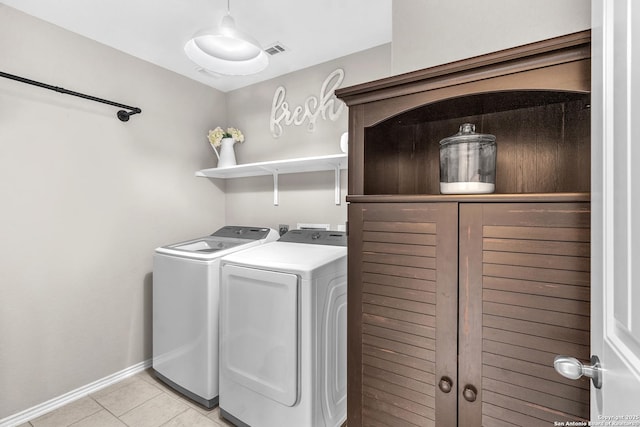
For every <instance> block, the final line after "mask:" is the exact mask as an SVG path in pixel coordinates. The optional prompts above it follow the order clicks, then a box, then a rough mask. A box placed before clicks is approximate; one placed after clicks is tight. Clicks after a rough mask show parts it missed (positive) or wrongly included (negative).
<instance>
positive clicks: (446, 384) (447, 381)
mask: <svg viewBox="0 0 640 427" xmlns="http://www.w3.org/2000/svg"><path fill="white" fill-rule="evenodd" d="M438 387H440V390H442V392H443V393H449V392H450V391H451V388H452V387H453V381H451V378H449V377H442V378H440V382H439V383H438Z"/></svg>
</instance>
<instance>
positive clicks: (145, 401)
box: [18, 369, 232, 427]
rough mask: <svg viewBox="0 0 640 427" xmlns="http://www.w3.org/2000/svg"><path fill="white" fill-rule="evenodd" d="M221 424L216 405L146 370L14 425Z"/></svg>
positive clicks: (218, 426) (155, 426)
mask: <svg viewBox="0 0 640 427" xmlns="http://www.w3.org/2000/svg"><path fill="white" fill-rule="evenodd" d="M69 426H73V427H123V426H129V427H160V426H162V427H225V426H232V424H231V423H228V422H227V421H226V420H224V419H222V418H221V417H220V412H219V410H218V408H217V407H216V408H215V409H213V410H207V409H205V408H203V407H202V406H199V405H198V404H196V403H194V402H192V401H191V400H189V399H187V398H185V397H183V396H182V395H181V394H179V393H177V392H175V391H174V390H173V389H171V388H169V387H167V386H166V385H165V384H164V383H162V382H160V381H158V380H157V379H156V378H155V377H154V376H153V371H152V370H151V369H148V370H146V371H144V372H141V373H139V374H137V375H134V376H133V377H130V378H127V379H126V380H123V381H120V382H118V383H116V384H114V385H112V386H110V387H107V388H105V389H102V390H100V391H98V392H96V393H93V394H90V395H89V396H86V397H83V398H81V399H78V400H76V401H74V402H71V403H69V404H68V405H65V406H63V407H62V408H58V409H56V410H55V411H52V412H49V413H48V414H45V415H42V416H41V417H38V418H36V419H33V420H31V421H29V422H27V423H24V424H22V425H20V426H18V427H69Z"/></svg>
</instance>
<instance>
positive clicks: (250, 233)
mask: <svg viewBox="0 0 640 427" xmlns="http://www.w3.org/2000/svg"><path fill="white" fill-rule="evenodd" d="M270 230H271V229H269V228H264V227H244V226H238V225H227V226H225V227H222V228H221V229H219V230H218V231H216V232H215V233H213V234H212V235H211V236H213V237H233V238H236V239H247V240H260V239H264V238H265V237H267V235H268V234H269V231H270Z"/></svg>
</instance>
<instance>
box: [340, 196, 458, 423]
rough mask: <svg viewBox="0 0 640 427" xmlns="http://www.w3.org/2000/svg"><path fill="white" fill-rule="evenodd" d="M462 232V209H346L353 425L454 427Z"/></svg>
mask: <svg viewBox="0 0 640 427" xmlns="http://www.w3.org/2000/svg"><path fill="white" fill-rule="evenodd" d="M457 232H458V208H457V203H351V204H350V205H349V288H348V368H347V369H348V377H349V380H348V386H347V387H348V388H347V406H348V414H347V420H348V425H349V427H354V426H390V427H402V426H421V427H424V426H436V425H437V426H438V427H449V426H455V425H456V418H457V407H456V405H457V402H456V391H455V387H456V377H457V361H456V358H457V354H456V351H457V350H456V346H457V325H456V323H457V268H458V267H457V265H458V264H457V256H458V254H457V251H458V240H457ZM440 381H443V385H442V389H444V390H446V389H447V387H446V382H447V381H450V382H451V388H452V389H451V391H449V392H448V393H447V392H444V391H442V389H441V388H440V387H439V386H438V384H439V383H440Z"/></svg>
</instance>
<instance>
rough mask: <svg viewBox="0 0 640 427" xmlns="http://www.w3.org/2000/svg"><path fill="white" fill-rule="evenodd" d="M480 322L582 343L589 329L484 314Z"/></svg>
mask: <svg viewBox="0 0 640 427" xmlns="http://www.w3.org/2000/svg"><path fill="white" fill-rule="evenodd" d="M482 324H483V325H484V326H485V327H486V328H494V329H502V330H505V331H510V332H518V333H520V334H525V335H528V336H534V337H538V338H549V339H556V340H559V341H564V342H570V343H574V344H582V343H588V342H589V331H584V330H577V329H569V328H565V327H562V326H553V325H545V324H544V323H535V322H528V321H526V320H517V319H508V318H505V317H498V316H491V315H488V314H484V315H483V316H482Z"/></svg>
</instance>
